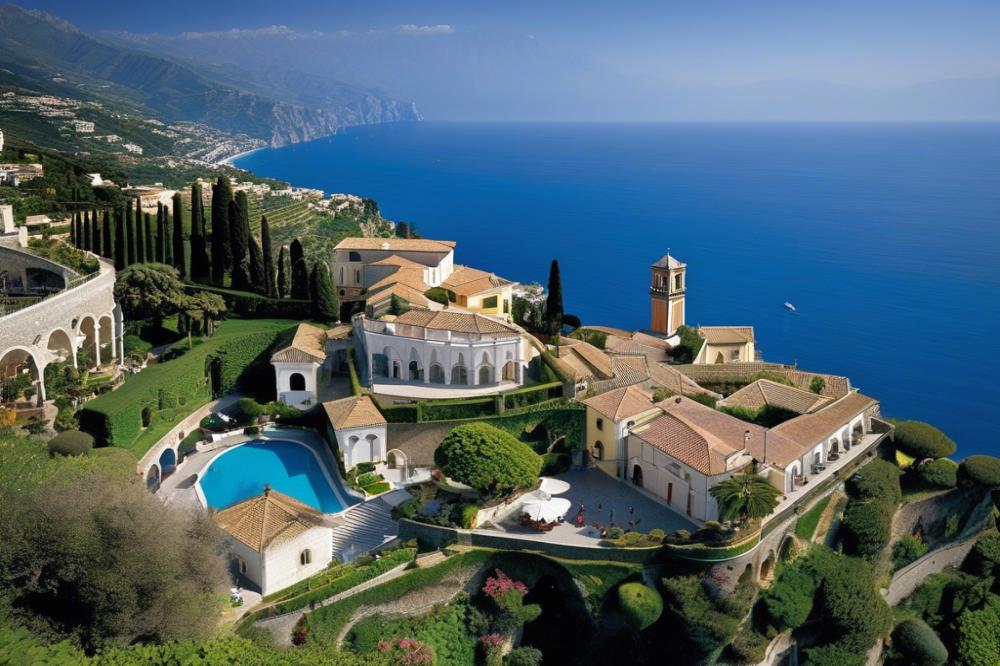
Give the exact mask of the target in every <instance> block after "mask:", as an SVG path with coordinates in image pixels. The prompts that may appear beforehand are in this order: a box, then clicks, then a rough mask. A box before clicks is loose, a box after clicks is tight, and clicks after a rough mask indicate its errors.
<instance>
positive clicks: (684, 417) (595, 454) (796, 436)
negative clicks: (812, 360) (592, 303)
mask: <svg viewBox="0 0 1000 666" xmlns="http://www.w3.org/2000/svg"><path fill="white" fill-rule="evenodd" d="M740 394H742V395H740ZM584 404H585V405H586V406H587V435H586V441H587V451H588V454H589V457H590V458H591V459H592V460H593V463H594V464H595V465H596V466H597V467H598V468H599V469H602V470H604V471H605V472H607V473H608V474H612V475H614V476H616V477H617V478H619V479H621V480H622V481H630V482H631V483H633V484H634V485H636V486H640V487H642V488H644V489H645V490H647V491H649V492H651V493H653V494H655V495H657V496H658V497H659V498H660V499H662V500H664V501H665V502H666V503H667V504H668V505H669V506H670V507H671V508H673V509H674V510H675V511H677V512H678V513H681V514H684V515H686V516H688V517H689V518H691V519H693V520H695V521H699V522H704V521H707V520H717V519H718V516H719V513H718V507H717V506H716V503H715V499H714V498H713V497H712V496H711V494H710V493H709V490H710V489H711V488H712V486H714V485H716V484H718V483H720V482H722V481H724V480H726V479H728V478H730V477H732V476H734V475H735V474H738V473H741V472H743V471H745V470H748V469H753V468H754V467H753V466H754V465H755V464H756V469H757V473H758V474H761V475H763V476H765V477H766V478H767V479H768V480H769V481H770V482H771V484H772V485H773V486H775V487H776V488H778V489H779V490H780V491H781V492H782V493H783V494H784V495H785V500H788V501H791V500H792V498H794V496H795V495H796V493H797V491H799V490H801V489H802V488H803V486H806V485H807V484H809V483H811V482H815V481H818V480H821V479H822V478H824V477H826V476H827V475H829V474H831V473H832V472H833V471H834V469H835V468H839V466H840V465H842V464H844V463H845V462H846V461H847V460H849V459H854V458H856V457H857V456H858V455H861V454H863V453H864V452H865V451H868V450H870V449H871V448H872V447H873V446H874V445H875V444H877V443H878V442H879V441H880V440H881V439H882V437H883V435H882V434H878V433H873V431H872V418H873V416H877V414H878V403H877V402H876V401H875V400H873V399H872V398H869V397H867V396H864V395H862V394H860V393H858V392H857V391H856V390H853V389H852V390H848V391H847V392H846V393H845V394H843V395H841V396H840V397H836V398H834V397H827V396H819V395H816V394H814V393H810V392H808V391H804V390H802V389H798V388H795V387H791V386H785V385H783V384H778V383H775V382H768V381H767V380H761V381H759V382H755V383H753V384H751V385H749V386H747V387H745V388H744V389H742V390H741V391H739V392H737V393H734V394H733V395H731V396H729V398H727V399H726V400H723V401H721V404H722V405H724V406H725V405H730V406H732V405H741V406H745V407H749V408H751V409H758V408H760V407H762V406H764V405H765V404H769V405H772V406H775V407H780V408H781V409H784V410H787V411H789V412H794V413H797V414H799V415H798V416H795V417H794V418H790V419H789V420H787V421H785V422H783V423H781V424H780V425H777V426H776V427H774V428H770V429H768V428H764V427H761V426H759V425H756V424H753V423H749V422H746V421H743V420H740V419H737V418H736V417H733V416H730V415H728V414H726V413H724V412H722V411H719V410H717V409H713V408H712V407H708V406H706V405H704V404H701V403H700V402H697V401H695V400H692V399H691V398H687V397H683V396H676V397H672V398H668V399H666V400H663V401H661V402H658V403H655V404H654V403H653V402H652V399H651V398H650V397H649V394H647V393H646V392H645V391H643V390H642V389H640V388H638V387H636V386H629V387H626V388H620V389H616V390H613V391H609V392H607V393H603V394H601V395H598V396H595V397H593V398H590V399H588V400H585V401H584Z"/></svg>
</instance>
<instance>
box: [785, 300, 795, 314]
mask: <svg viewBox="0 0 1000 666" xmlns="http://www.w3.org/2000/svg"><path fill="white" fill-rule="evenodd" d="M785 309H786V310H791V311H792V312H795V311H796V310H795V306H794V305H792V304H791V303H789V302H788V301H785Z"/></svg>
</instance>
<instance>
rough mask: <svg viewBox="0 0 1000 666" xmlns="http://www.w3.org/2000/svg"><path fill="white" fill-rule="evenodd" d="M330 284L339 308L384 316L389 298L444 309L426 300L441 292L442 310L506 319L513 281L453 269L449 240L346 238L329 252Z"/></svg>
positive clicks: (434, 302)
mask: <svg viewBox="0 0 1000 666" xmlns="http://www.w3.org/2000/svg"><path fill="white" fill-rule="evenodd" d="M332 269H333V283H334V286H335V288H336V289H337V296H338V298H339V299H340V302H341V303H342V304H346V305H347V307H348V308H350V309H353V310H358V309H361V308H360V307H359V306H361V305H363V306H364V309H365V311H366V312H367V314H368V315H369V316H373V315H375V314H377V313H381V312H385V311H386V310H387V309H388V308H389V306H390V304H391V301H392V297H393V296H395V297H396V298H398V299H401V300H402V301H404V302H405V303H407V304H408V305H410V306H418V307H423V308H430V309H435V310H436V309H442V308H444V307H446V306H445V305H444V304H443V303H438V302H437V301H434V300H432V299H430V298H428V297H427V295H426V292H427V291H428V290H430V289H432V288H441V289H442V290H445V293H447V295H448V298H449V304H448V306H447V307H456V308H459V309H462V310H466V311H469V312H477V313H480V314H488V315H494V316H502V317H508V316H509V315H510V306H511V302H512V298H513V287H514V285H515V283H514V282H511V281H510V280H505V279H503V278H501V277H497V276H496V275H494V274H492V273H487V272H486V271H481V270H478V269H475V268H470V267H468V266H461V265H456V264H455V243H454V241H438V240H429V239H424V238H346V239H344V240H342V241H341V242H340V243H338V244H337V247H336V248H334V258H333V264H332Z"/></svg>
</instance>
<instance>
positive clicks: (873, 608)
mask: <svg viewBox="0 0 1000 666" xmlns="http://www.w3.org/2000/svg"><path fill="white" fill-rule="evenodd" d="M835 561H836V562H837V564H836V566H834V567H831V568H830V569H829V570H828V571H827V572H826V573H825V575H824V577H823V582H822V583H821V584H820V588H819V590H820V594H819V598H820V600H821V603H822V604H823V608H824V614H825V616H826V617H828V618H829V620H830V623H831V626H830V627H829V630H830V632H831V634H833V635H835V636H838V638H837V643H839V644H841V645H843V646H845V647H848V648H850V649H851V650H852V651H853V652H855V653H858V654H861V653H864V652H865V651H866V650H868V649H869V648H871V647H872V646H873V645H874V644H875V642H876V641H877V640H879V639H880V638H882V637H883V636H885V635H886V634H887V633H888V632H889V628H890V626H891V624H892V612H891V611H890V609H889V606H888V605H887V604H886V603H885V600H884V599H882V597H881V595H880V594H879V593H878V590H877V589H876V587H875V580H874V575H873V574H874V572H873V571H872V569H871V567H870V566H869V565H868V564H867V563H865V562H864V561H862V560H858V559H854V558H850V557H838V558H836V560H835Z"/></svg>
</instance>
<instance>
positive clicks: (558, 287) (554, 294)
mask: <svg viewBox="0 0 1000 666" xmlns="http://www.w3.org/2000/svg"><path fill="white" fill-rule="evenodd" d="M562 322H563V294H562V277H561V276H560V274H559V261H558V260H557V259H553V260H552V265H551V266H550V267H549V285H548V295H547V296H546V298H545V323H546V324H547V325H548V326H549V332H550V333H558V332H559V331H560V330H561V329H562Z"/></svg>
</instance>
